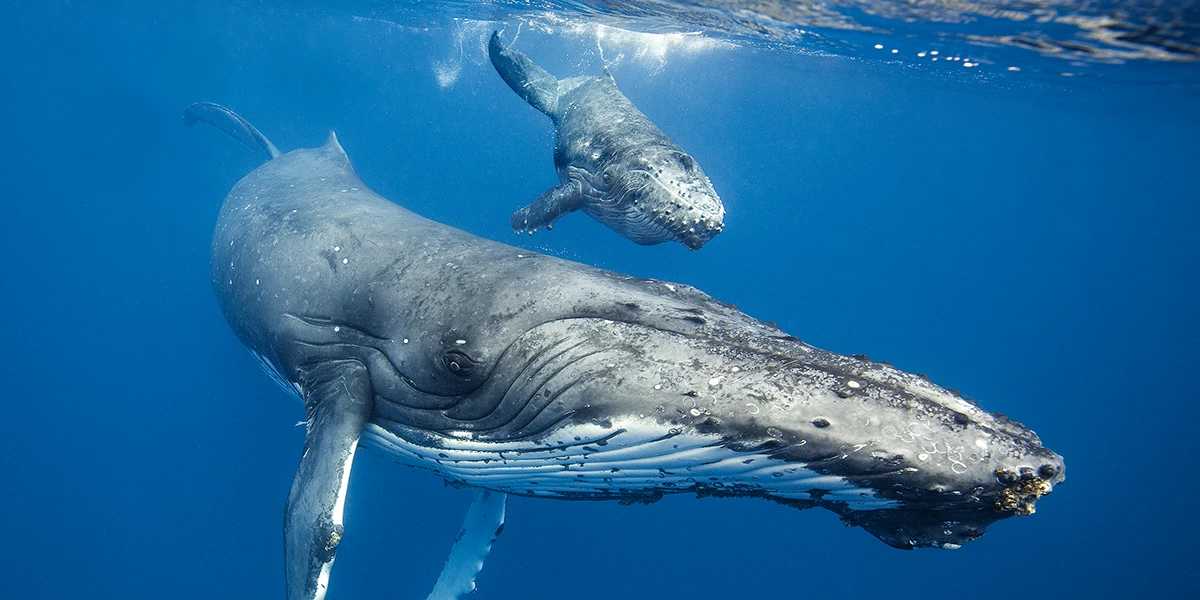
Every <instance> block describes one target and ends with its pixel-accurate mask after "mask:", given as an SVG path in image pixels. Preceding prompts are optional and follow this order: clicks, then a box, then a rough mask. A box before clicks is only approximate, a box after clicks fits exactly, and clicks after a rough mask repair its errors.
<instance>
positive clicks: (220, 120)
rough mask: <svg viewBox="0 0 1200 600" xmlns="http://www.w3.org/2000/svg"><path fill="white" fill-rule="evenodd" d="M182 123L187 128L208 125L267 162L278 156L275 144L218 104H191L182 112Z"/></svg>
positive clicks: (244, 120)
mask: <svg viewBox="0 0 1200 600" xmlns="http://www.w3.org/2000/svg"><path fill="white" fill-rule="evenodd" d="M183 122H184V123H187V126H188V127H191V126H193V125H195V124H196V123H208V124H209V125H212V126H213V127H216V128H217V129H220V130H221V131H224V132H225V133H227V134H229V135H230V137H232V138H233V139H235V140H237V141H239V142H241V143H243V144H245V145H246V146H248V147H249V148H250V149H251V150H255V151H257V152H259V153H261V154H262V155H263V158H265V159H267V160H271V159H273V158H276V157H278V156H279V148H276V147H275V144H272V143H271V140H268V139H267V136H265V135H263V134H262V132H261V131H259V130H258V129H257V128H256V127H254V126H253V125H251V124H250V122H249V121H247V120H246V119H243V118H242V116H241V115H239V114H237V113H235V112H233V111H232V110H229V109H228V108H225V107H224V106H221V105H220V104H214V103H212V102H196V103H194V104H191V105H190V106H188V107H187V108H186V109H184V111H183Z"/></svg>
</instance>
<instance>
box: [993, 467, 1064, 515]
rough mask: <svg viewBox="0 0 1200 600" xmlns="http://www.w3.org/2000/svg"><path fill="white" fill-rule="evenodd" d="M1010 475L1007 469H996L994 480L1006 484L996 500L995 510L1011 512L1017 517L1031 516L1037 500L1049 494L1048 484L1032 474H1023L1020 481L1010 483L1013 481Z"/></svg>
mask: <svg viewBox="0 0 1200 600" xmlns="http://www.w3.org/2000/svg"><path fill="white" fill-rule="evenodd" d="M1011 475H1012V472H1011V471H1009V470H1007V469H996V479H998V480H1000V481H1001V482H1002V483H1006V487H1005V488H1004V489H1003V490H1001V491H1000V496H999V497H998V498H996V510H997V511H1000V512H1011V513H1013V514H1015V515H1017V516H1018V517H1024V516H1027V515H1032V514H1033V513H1034V511H1035V510H1036V509H1035V508H1034V503H1035V502H1037V499H1038V498H1041V497H1042V496H1045V495H1046V494H1049V493H1050V489H1051V488H1050V483H1049V482H1047V481H1046V480H1045V479H1042V478H1041V477H1038V476H1037V475H1032V474H1023V476H1022V477H1021V478H1020V479H1016V480H1015V481H1011V480H1012V479H1015V478H1013V477H1011ZM1010 481H1011V482H1010Z"/></svg>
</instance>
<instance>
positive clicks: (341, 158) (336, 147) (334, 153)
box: [321, 131, 354, 173]
mask: <svg viewBox="0 0 1200 600" xmlns="http://www.w3.org/2000/svg"><path fill="white" fill-rule="evenodd" d="M321 151H322V152H324V153H325V155H326V157H327V158H328V159H330V160H332V161H333V162H335V163H337V165H338V166H339V167H341V168H343V169H346V170H347V171H350V172H352V173H353V172H354V167H353V166H351V165H350V157H349V156H346V151H345V150H344V149H342V144H341V142H339V141H338V139H337V134H336V133H334V132H332V131H330V132H329V137H328V138H327V139H326V140H325V145H324V146H321Z"/></svg>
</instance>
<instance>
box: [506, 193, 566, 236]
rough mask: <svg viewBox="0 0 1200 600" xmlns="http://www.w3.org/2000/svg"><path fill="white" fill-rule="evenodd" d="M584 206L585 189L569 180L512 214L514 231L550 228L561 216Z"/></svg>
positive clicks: (531, 231) (530, 231)
mask: <svg viewBox="0 0 1200 600" xmlns="http://www.w3.org/2000/svg"><path fill="white" fill-rule="evenodd" d="M581 206H583V190H582V189H581V188H580V187H579V184H578V183H575V182H574V181H568V182H567V183H564V184H562V185H556V186H554V187H552V188H550V189H548V190H546V191H545V192H542V195H541V196H538V199H537V200H534V201H533V203H532V204H530V205H529V206H526V207H524V208H521V209H519V210H517V212H515V213H513V215H512V228H513V231H515V232H517V233H521V232H522V231H527V232H529V233H533V232H534V230H537V229H540V228H542V227H545V228H546V229H550V228H551V227H552V226H553V225H554V222H555V221H557V220H558V218H559V217H561V216H563V215H565V214H567V213H569V212H573V211H576V210H579V207H581Z"/></svg>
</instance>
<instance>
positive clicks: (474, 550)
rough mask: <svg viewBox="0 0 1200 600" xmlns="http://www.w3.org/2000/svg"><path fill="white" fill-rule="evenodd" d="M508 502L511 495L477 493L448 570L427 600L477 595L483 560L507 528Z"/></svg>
mask: <svg viewBox="0 0 1200 600" xmlns="http://www.w3.org/2000/svg"><path fill="white" fill-rule="evenodd" d="M507 499H508V495H507V494H503V493H500V492H493V491H490V490H479V491H478V493H477V494H476V495H475V500H474V501H473V502H471V508H469V509H467V516H466V518H464V519H463V524H462V530H461V531H460V532H459V534H458V539H457V540H455V541H454V548H452V549H451V550H450V557H449V558H447V559H446V566H445V568H443V569H442V574H441V575H439V576H438V580H437V583H436V584H434V586H433V591H432V592H430V593H429V596H428V597H427V598H426V600H457V599H458V598H459V597H461V596H464V595H466V594H469V593H471V592H473V591H475V577H476V576H477V575H479V571H480V570H482V569H483V560H484V559H485V558H487V555H488V552H490V551H491V550H492V543H493V542H495V541H496V538H497V537H499V536H500V529H501V527H503V525H504V507H505V504H506V501H507Z"/></svg>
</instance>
